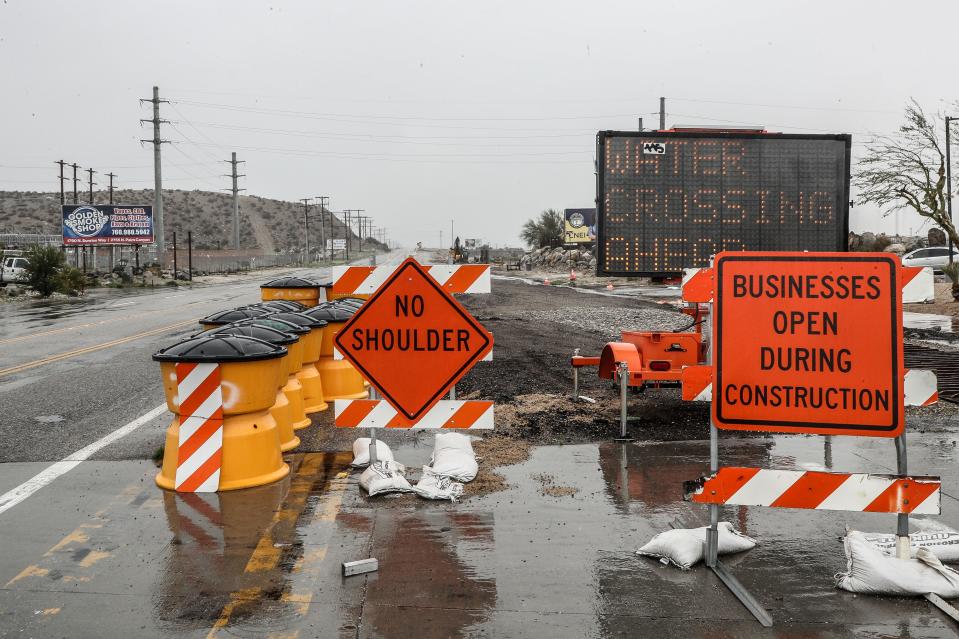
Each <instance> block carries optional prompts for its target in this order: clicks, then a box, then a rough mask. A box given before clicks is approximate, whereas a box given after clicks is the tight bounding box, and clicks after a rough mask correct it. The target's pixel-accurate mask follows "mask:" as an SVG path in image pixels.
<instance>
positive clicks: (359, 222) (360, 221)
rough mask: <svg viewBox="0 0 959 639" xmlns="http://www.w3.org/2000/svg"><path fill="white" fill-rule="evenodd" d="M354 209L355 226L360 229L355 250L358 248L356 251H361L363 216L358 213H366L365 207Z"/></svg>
mask: <svg viewBox="0 0 959 639" xmlns="http://www.w3.org/2000/svg"><path fill="white" fill-rule="evenodd" d="M354 211H355V212H356V222H357V228H358V229H359V231H360V233H359V246H358V248H357V250H358V251H362V250H363V226H362V225H363V216H362V215H360V214H361V213H366V209H354Z"/></svg>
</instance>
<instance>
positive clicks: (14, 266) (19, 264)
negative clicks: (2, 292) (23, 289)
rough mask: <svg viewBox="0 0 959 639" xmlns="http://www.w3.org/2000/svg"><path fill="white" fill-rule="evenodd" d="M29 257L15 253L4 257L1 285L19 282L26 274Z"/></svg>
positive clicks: (0, 272) (1, 269) (0, 270)
mask: <svg viewBox="0 0 959 639" xmlns="http://www.w3.org/2000/svg"><path fill="white" fill-rule="evenodd" d="M26 268H27V258H25V257H22V256H19V255H14V256H11V257H5V258H4V259H3V267H2V268H0V286H6V285H7V284H8V283H9V282H19V281H20V280H21V279H23V277H24V275H26Z"/></svg>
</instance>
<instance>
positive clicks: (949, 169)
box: [946, 115, 959, 264]
mask: <svg viewBox="0 0 959 639" xmlns="http://www.w3.org/2000/svg"><path fill="white" fill-rule="evenodd" d="M956 121H959V118H954V117H952V116H948V115H947V116H946V214H947V215H948V216H949V223H950V224H952V226H953V228H955V226H956V223H955V221H954V220H953V219H952V154H951V151H950V148H949V147H950V135H949V129H951V128H952V126H951V124H952V123H953V122H956ZM949 263H950V264H952V235H951V234H950V235H949Z"/></svg>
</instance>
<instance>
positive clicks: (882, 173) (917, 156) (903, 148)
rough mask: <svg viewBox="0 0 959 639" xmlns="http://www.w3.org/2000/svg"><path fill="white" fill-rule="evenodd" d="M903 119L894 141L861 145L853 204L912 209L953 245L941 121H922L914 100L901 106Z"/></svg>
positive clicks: (955, 239) (956, 238)
mask: <svg viewBox="0 0 959 639" xmlns="http://www.w3.org/2000/svg"><path fill="white" fill-rule="evenodd" d="M905 115H906V121H905V123H904V124H903V125H902V126H900V127H899V134H898V135H895V136H877V137H876V138H875V139H873V140H872V141H871V142H869V143H868V144H866V154H865V156H863V158H862V159H861V160H859V162H858V165H857V167H856V174H855V176H854V178H853V184H854V185H855V186H856V187H857V188H858V189H859V199H861V200H862V201H863V202H872V203H873V204H877V205H878V206H879V207H880V208H882V209H884V210H885V211H887V212H891V211H898V210H903V209H912V210H914V211H916V212H917V213H918V214H919V215H921V216H923V217H927V218H929V219H930V220H932V221H933V222H935V223H936V224H937V225H938V226H939V227H940V228H941V229H942V230H943V231H945V232H946V234H947V235H948V236H949V237H950V238H952V242H953V244H955V245H959V235H957V233H956V227H955V225H954V224H953V223H952V220H951V219H949V215H948V209H947V206H946V198H947V197H948V193H947V189H946V151H945V143H944V142H943V141H942V140H941V138H940V134H942V133H944V132H945V130H944V129H942V127H941V126H940V125H941V124H942V123H943V122H945V117H944V115H943V114H941V113H939V114H936V116H935V117H934V118H929V117H927V116H926V114H925V113H924V112H923V110H922V107H920V106H919V104H918V103H917V102H916V101H915V100H910V102H909V104H907V105H906V113H905ZM954 140H955V138H953V141H954Z"/></svg>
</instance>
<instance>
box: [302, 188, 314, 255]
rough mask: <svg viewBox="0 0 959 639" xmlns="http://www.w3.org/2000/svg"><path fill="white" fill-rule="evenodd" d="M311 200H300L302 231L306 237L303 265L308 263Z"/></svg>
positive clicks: (307, 198)
mask: <svg viewBox="0 0 959 639" xmlns="http://www.w3.org/2000/svg"><path fill="white" fill-rule="evenodd" d="M312 199H313V198H311V197H304V198H301V199H300V202H303V230H304V232H305V237H306V252H305V253H304V254H303V259H304V263H305V264H308V263H309V261H310V201H311V200H312Z"/></svg>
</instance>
